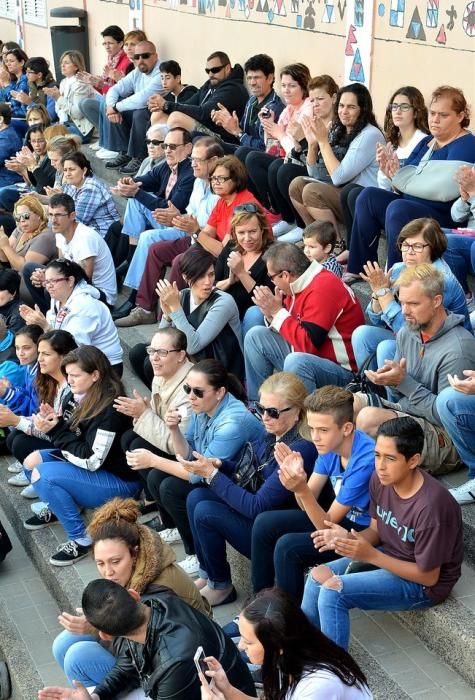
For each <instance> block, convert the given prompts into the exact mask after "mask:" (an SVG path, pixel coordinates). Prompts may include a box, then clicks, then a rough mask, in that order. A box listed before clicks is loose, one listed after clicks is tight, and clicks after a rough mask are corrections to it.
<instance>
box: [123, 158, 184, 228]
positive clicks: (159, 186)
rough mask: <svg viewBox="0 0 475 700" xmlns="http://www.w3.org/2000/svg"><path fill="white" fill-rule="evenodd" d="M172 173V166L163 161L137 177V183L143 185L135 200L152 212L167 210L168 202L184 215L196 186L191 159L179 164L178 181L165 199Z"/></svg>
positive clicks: (135, 178)
mask: <svg viewBox="0 0 475 700" xmlns="http://www.w3.org/2000/svg"><path fill="white" fill-rule="evenodd" d="M170 173H171V170H170V166H169V165H168V163H167V162H166V160H163V161H161V162H160V163H159V164H158V165H156V166H155V167H154V168H152V169H151V170H150V171H149V172H148V173H146V174H145V175H136V176H135V177H134V180H135V182H141V183H142V185H141V187H140V189H139V191H138V192H137V194H136V195H135V199H136V200H137V201H138V202H140V203H141V204H143V205H144V207H147V209H150V210H152V211H153V210H154V209H166V208H167V207H168V202H172V204H174V205H175V206H176V208H177V209H179V210H180V211H181V213H182V214H184V213H185V211H186V207H187V206H188V202H189V201H190V196H191V192H192V190H193V185H194V184H195V176H194V175H193V168H192V167H191V161H190V159H189V158H185V160H182V161H180V162H179V163H178V169H177V181H176V183H175V184H174V186H173V187H172V189H171V191H170V194H169V195H168V197H165V190H166V188H167V184H168V180H169V179H170Z"/></svg>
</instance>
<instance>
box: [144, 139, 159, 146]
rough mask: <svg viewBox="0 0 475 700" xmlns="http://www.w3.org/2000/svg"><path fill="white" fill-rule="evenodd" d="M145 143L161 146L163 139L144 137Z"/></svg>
mask: <svg viewBox="0 0 475 700" xmlns="http://www.w3.org/2000/svg"><path fill="white" fill-rule="evenodd" d="M145 143H146V144H147V146H163V141H159V140H158V139H145Z"/></svg>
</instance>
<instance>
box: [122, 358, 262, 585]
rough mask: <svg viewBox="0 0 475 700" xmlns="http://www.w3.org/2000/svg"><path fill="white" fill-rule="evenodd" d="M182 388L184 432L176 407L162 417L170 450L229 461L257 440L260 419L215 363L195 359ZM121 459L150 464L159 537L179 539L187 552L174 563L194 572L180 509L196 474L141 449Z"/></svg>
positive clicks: (137, 464)
mask: <svg viewBox="0 0 475 700" xmlns="http://www.w3.org/2000/svg"><path fill="white" fill-rule="evenodd" d="M183 389H184V391H185V393H187V394H188V395H189V396H190V405H191V410H192V415H191V419H190V421H189V423H188V426H187V429H186V431H185V433H182V432H181V430H180V421H181V419H182V415H181V414H180V412H179V411H170V412H169V413H167V415H166V419H165V420H166V423H167V426H168V428H169V429H170V433H171V437H172V441H173V452H174V454H175V455H181V456H182V457H184V458H185V459H186V460H189V459H191V458H192V457H193V453H194V452H196V453H199V454H201V455H204V456H205V457H211V458H219V459H221V460H235V459H237V456H238V455H239V454H240V452H241V451H242V448H243V447H244V445H245V444H246V443H247V442H252V443H258V442H259V441H260V439H261V437H262V435H263V433H264V428H263V426H262V423H261V422H260V421H259V420H258V419H257V418H256V416H254V415H253V414H252V413H251V412H250V411H248V409H247V408H246V406H245V404H244V403H243V400H244V398H245V396H244V389H243V388H242V386H241V384H240V383H239V382H238V380H237V379H236V377H234V375H232V374H228V373H227V371H226V369H225V368H224V367H223V365H222V364H221V363H220V362H218V361H217V360H202V361H201V362H198V363H197V364H196V365H194V367H193V369H192V370H190V373H189V374H188V376H187V378H186V381H185V384H184V385H183ZM127 463H128V465H129V466H130V467H131V468H132V469H147V468H150V467H151V469H150V471H149V474H148V477H147V488H148V490H149V491H150V495H151V496H152V498H153V499H154V500H155V501H156V503H157V506H158V510H159V513H160V516H161V518H162V523H163V525H164V526H165V530H162V531H161V532H160V536H161V538H162V540H164V541H165V542H168V543H169V544H170V543H172V542H177V541H179V540H180V538H181V539H182V540H183V545H184V548H185V553H186V555H187V556H186V559H184V560H183V562H180V565H181V567H182V568H183V569H184V571H185V572H186V573H187V574H190V575H192V574H196V573H197V571H198V562H197V558H196V554H195V545H194V542H193V536H192V533H191V528H190V523H189V521H188V516H187V513H186V499H187V496H188V494H189V493H190V491H191V490H192V489H194V488H196V486H197V483H199V482H201V478H200V477H195V476H194V475H193V474H191V475H190V473H189V472H188V471H187V470H186V469H185V468H184V467H183V466H182V465H181V464H179V463H178V462H176V461H174V460H173V459H170V458H169V457H168V458H166V457H162V456H158V455H155V454H153V453H152V452H150V451H149V450H145V449H137V450H132V451H131V452H127Z"/></svg>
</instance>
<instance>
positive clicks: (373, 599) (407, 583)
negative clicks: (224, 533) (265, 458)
mask: <svg viewBox="0 0 475 700" xmlns="http://www.w3.org/2000/svg"><path fill="white" fill-rule="evenodd" d="M423 446H424V433H423V431H422V428H421V427H420V425H419V424H418V423H417V422H416V421H415V420H414V419H413V418H410V417H404V418H395V419H392V420H390V421H387V422H386V423H383V424H382V425H381V426H380V428H379V430H378V435H377V439H376V446H375V465H376V472H375V474H374V475H373V476H372V477H371V482H370V493H371V503H370V514H371V523H370V525H369V527H368V528H366V530H363V531H362V532H356V530H355V529H354V528H352V529H351V532H347V531H346V530H345V529H344V528H343V527H340V526H339V525H336V524H331V525H330V527H328V528H327V529H324V530H321V531H320V532H318V533H317V535H316V536H315V543H316V546H319V547H320V548H321V550H322V549H323V550H325V551H326V552H327V553H328V551H332V550H333V551H334V552H335V553H336V554H337V555H339V556H340V557H343V558H342V559H337V560H336V561H331V562H330V563H328V564H327V565H324V566H319V567H317V568H316V569H314V570H313V571H312V573H311V575H310V576H309V577H308V579H307V583H306V585H305V593H304V598H303V603H302V609H303V610H304V612H305V614H306V615H307V617H308V618H309V619H310V620H311V621H312V622H313V623H314V624H315V625H317V626H319V627H320V629H321V630H322V632H324V634H326V635H327V637H329V638H330V639H332V640H333V641H334V642H336V643H337V644H339V645H340V646H342V647H343V648H344V649H348V642H349V636H350V623H349V611H350V610H351V609H352V608H359V609H362V610H417V609H421V608H422V609H423V608H428V607H431V606H433V605H436V604H437V603H441V602H442V601H443V600H445V599H446V598H447V596H448V595H449V593H450V591H451V590H452V588H453V587H454V585H455V584H456V582H457V581H458V579H459V578H460V575H461V564H462V560H463V527H462V515H461V510H460V506H459V505H458V503H457V502H456V501H455V499H454V498H453V497H452V496H451V495H450V493H449V492H448V490H447V489H446V488H445V486H443V485H442V484H440V483H439V482H438V481H437V480H436V479H434V477H432V476H431V475H430V474H427V473H425V472H424V471H423V470H422V469H420V468H419V463H420V459H421V453H422V448H423ZM352 562H362V565H361V566H359V570H358V572H357V573H353V572H352V573H349V571H348V566H349V565H350V564H352Z"/></svg>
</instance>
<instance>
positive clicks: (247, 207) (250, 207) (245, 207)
mask: <svg viewBox="0 0 475 700" xmlns="http://www.w3.org/2000/svg"><path fill="white" fill-rule="evenodd" d="M242 211H245V212H247V213H248V214H257V213H258V211H259V207H258V206H257V205H256V204H253V203H252V202H248V203H247V204H238V205H237V207H234V210H233V214H239V213H240V212H242Z"/></svg>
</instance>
